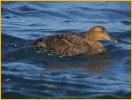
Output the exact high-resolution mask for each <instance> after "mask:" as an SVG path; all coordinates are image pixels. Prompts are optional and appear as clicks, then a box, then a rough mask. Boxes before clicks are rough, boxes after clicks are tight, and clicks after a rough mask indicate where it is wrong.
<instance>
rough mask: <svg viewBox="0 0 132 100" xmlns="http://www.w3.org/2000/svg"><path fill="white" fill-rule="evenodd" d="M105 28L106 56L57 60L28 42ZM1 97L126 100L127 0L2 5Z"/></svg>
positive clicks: (128, 59)
mask: <svg viewBox="0 0 132 100" xmlns="http://www.w3.org/2000/svg"><path fill="white" fill-rule="evenodd" d="M94 25H102V26H105V27H106V28H107V30H108V32H109V34H110V35H111V36H113V37H114V38H116V39H117V40H118V43H117V44H111V43H109V42H103V43H104V45H105V46H106V48H107V52H106V54H101V55H96V56H88V55H78V56H71V57H63V56H60V55H56V54H54V52H53V51H47V50H44V49H40V48H37V47H34V46H32V45H31V44H30V42H31V41H32V40H34V39H37V38H39V37H42V36H49V35H53V34H57V33H62V32H69V31H71V32H85V31H87V30H88V29H89V28H90V27H92V26H94ZM2 98H130V3H129V2H2Z"/></svg>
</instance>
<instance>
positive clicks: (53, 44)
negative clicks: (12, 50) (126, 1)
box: [32, 26, 117, 56]
mask: <svg viewBox="0 0 132 100" xmlns="http://www.w3.org/2000/svg"><path fill="white" fill-rule="evenodd" d="M102 40H108V41H111V42H117V41H116V40H115V39H113V38H112V37H111V36H109V35H108V33H107V30H106V29H105V28H104V27H103V26H94V27H92V28H90V29H89V30H88V31H87V32H85V34H84V36H81V34H80V33H76V32H73V33H65V34H57V35H54V36H48V37H42V38H39V39H37V40H35V41H33V42H32V43H33V45H36V46H38V47H42V48H47V49H52V50H55V52H56V53H57V54H61V55H65V56H72V55H78V54H84V53H85V54H89V55H93V54H100V53H103V52H105V51H106V50H105V48H104V46H103V45H102V44H101V42H100V41H102Z"/></svg>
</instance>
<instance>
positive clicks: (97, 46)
mask: <svg viewBox="0 0 132 100" xmlns="http://www.w3.org/2000/svg"><path fill="white" fill-rule="evenodd" d="M85 41H86V42H87V43H88V44H89V45H90V46H92V47H93V48H95V49H100V48H104V47H103V44H102V43H101V42H99V41H97V40H95V39H94V38H93V37H92V35H91V34H90V33H86V35H85Z"/></svg>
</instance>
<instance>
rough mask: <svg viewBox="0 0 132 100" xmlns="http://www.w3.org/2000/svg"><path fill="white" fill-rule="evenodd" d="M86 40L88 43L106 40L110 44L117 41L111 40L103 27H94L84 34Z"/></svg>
mask: <svg viewBox="0 0 132 100" xmlns="http://www.w3.org/2000/svg"><path fill="white" fill-rule="evenodd" d="M86 39H87V40H90V41H95V42H98V41H103V40H107V41H110V42H112V43H117V40H116V39H114V38H112V37H111V36H110V35H109V34H108V32H107V30H106V28H105V27H103V26H94V27H92V28H91V29H90V30H89V31H88V32H87V33H86Z"/></svg>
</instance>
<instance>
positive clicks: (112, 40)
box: [105, 35, 118, 43]
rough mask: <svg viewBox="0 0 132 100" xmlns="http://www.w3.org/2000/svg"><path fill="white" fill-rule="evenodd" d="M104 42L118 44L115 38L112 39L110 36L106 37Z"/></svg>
mask: <svg viewBox="0 0 132 100" xmlns="http://www.w3.org/2000/svg"><path fill="white" fill-rule="evenodd" d="M105 40H108V41H110V42H111V43H118V41H117V40H116V39H115V38H112V37H111V36H109V35H107V36H106V38H105Z"/></svg>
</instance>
